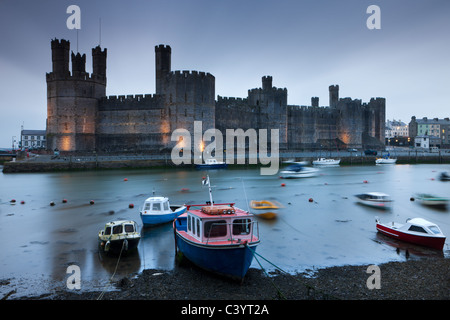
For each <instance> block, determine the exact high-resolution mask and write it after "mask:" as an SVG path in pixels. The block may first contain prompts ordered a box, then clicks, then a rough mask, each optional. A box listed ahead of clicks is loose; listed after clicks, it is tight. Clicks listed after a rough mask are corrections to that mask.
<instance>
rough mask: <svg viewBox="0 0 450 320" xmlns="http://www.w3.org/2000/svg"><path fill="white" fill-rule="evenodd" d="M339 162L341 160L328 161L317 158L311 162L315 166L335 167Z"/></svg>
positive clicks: (327, 159)
mask: <svg viewBox="0 0 450 320" xmlns="http://www.w3.org/2000/svg"><path fill="white" fill-rule="evenodd" d="M340 162H341V159H329V158H318V159H317V160H314V161H313V165H315V166H337V165H339V163H340Z"/></svg>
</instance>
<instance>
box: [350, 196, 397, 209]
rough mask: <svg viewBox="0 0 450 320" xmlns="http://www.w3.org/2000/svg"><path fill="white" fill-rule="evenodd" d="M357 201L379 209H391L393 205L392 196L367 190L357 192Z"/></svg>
mask: <svg viewBox="0 0 450 320" xmlns="http://www.w3.org/2000/svg"><path fill="white" fill-rule="evenodd" d="M355 197H356V198H357V202H358V203H360V204H363V205H366V206H369V207H373V208H378V209H390V208H391V205H392V199H391V197H390V196H389V195H388V194H386V193H382V192H367V193H361V194H356V195H355Z"/></svg>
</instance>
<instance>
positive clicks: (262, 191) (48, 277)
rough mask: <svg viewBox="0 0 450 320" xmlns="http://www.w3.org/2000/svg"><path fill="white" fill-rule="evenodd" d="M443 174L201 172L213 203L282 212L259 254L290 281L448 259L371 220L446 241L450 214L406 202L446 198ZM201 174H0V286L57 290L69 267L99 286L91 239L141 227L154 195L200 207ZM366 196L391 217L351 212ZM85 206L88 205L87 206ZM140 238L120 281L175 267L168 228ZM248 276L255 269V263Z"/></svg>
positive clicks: (107, 261)
mask: <svg viewBox="0 0 450 320" xmlns="http://www.w3.org/2000/svg"><path fill="white" fill-rule="evenodd" d="M449 169H450V168H449V166H448V165H386V166H375V165H374V166H352V167H343V166H341V167H333V168H324V169H321V174H320V175H319V176H318V177H315V178H306V179H296V180H281V179H279V178H278V176H261V175H260V174H259V169H257V168H250V169H248V168H247V169H245V168H244V169H232V168H229V169H227V170H214V171H210V172H208V173H209V175H210V178H211V182H212V185H214V186H215V188H214V200H215V201H216V202H236V205H237V206H239V207H241V208H243V209H247V208H248V201H250V200H262V199H269V200H270V199H272V200H277V201H278V202H280V203H281V204H283V208H281V209H279V210H277V213H278V218H277V219H276V220H272V221H267V220H260V224H259V232H260V236H261V240H262V242H261V244H260V246H259V247H258V252H259V253H260V254H261V255H263V256H264V257H265V258H266V259H268V260H270V261H272V262H273V263H274V264H276V265H277V266H279V267H281V268H283V269H284V270H286V271H289V272H296V271H304V270H305V269H312V268H320V267H327V266H334V265H344V264H380V263H384V262H388V261H402V260H405V259H406V258H405V254H404V251H405V250H406V249H408V250H409V253H410V254H411V256H410V258H419V257H420V256H430V255H438V256H439V255H440V256H447V255H448V254H449V246H448V240H447V244H446V245H445V247H444V252H442V253H437V252H436V251H433V250H429V249H425V248H421V247H417V246H413V245H405V244H402V243H399V242H396V241H394V240H391V239H388V238H386V237H383V236H381V235H379V234H377V232H376V230H375V218H376V217H379V218H380V220H381V221H392V220H395V221H400V222H402V221H405V220H406V219H407V218H410V217H423V218H425V219H428V220H431V221H433V222H435V223H437V224H438V225H439V226H440V228H441V229H442V231H443V233H444V234H446V235H447V236H450V212H449V211H448V210H447V211H436V210H432V209H429V208H426V207H422V206H420V205H419V204H417V203H415V202H412V201H410V197H411V196H412V195H413V194H414V193H415V192H430V193H436V194H439V195H442V196H450V182H441V181H439V180H438V179H437V177H438V175H439V173H440V172H441V171H448V170H449ZM205 174H206V172H205V171H197V170H184V169H155V170H120V171H100V172H95V171H92V172H76V173H39V174H0V240H1V243H2V246H1V251H0V279H15V280H14V281H16V283H18V285H19V286H20V287H21V288H22V290H23V291H24V292H25V291H28V292H30V291H33V290H34V291H39V290H40V289H42V288H44V289H45V287H46V286H49V287H50V286H53V283H54V281H57V283H59V285H60V287H61V288H63V287H64V286H65V279H66V278H67V274H66V269H67V267H68V266H69V265H71V264H76V265H78V266H80V268H81V272H82V281H83V282H82V283H83V288H85V289H86V288H92V287H102V286H104V285H105V284H106V283H107V281H108V279H109V278H110V277H111V275H112V274H113V272H114V270H115V267H116V261H117V259H116V258H112V257H108V256H104V255H101V254H99V252H98V249H97V233H98V231H99V230H100V229H101V228H103V225H104V223H106V222H108V221H110V220H113V219H122V218H123V219H132V220H135V221H136V222H138V223H139V225H141V226H142V222H141V220H140V218H139V207H140V205H141V203H142V202H143V201H144V199H145V198H146V197H148V196H149V195H151V194H152V191H153V189H154V190H155V191H156V193H157V194H159V195H164V196H168V197H169V198H170V200H171V203H174V204H175V203H198V202H203V201H206V200H208V192H207V190H206V188H202V185H201V178H202V176H205ZM125 178H126V179H127V181H125ZM365 181H367V183H366V182H365ZM282 183H285V186H284V187H282V186H281V184H282ZM364 191H367V192H369V191H380V192H385V193H388V194H390V195H391V196H392V198H393V199H394V200H395V203H394V207H393V210H391V211H386V212H383V211H378V210H376V209H371V208H367V207H363V206H360V205H358V204H356V203H355V200H354V197H353V196H354V194H356V193H361V192H364ZM310 198H312V199H313V201H312V202H310V201H308V200H309V199H310ZM11 199H15V200H16V204H15V205H11V204H10V200H11ZM63 199H67V203H62V200H63ZM90 200H94V202H95V204H94V205H90V204H89V202H90ZM21 201H24V202H25V203H24V204H21ZM51 201H54V202H55V205H54V206H50V202H51ZM130 203H133V204H134V208H133V209H130V208H129V204H130ZM142 236H143V238H142V240H141V243H140V245H139V249H138V252H137V253H136V254H132V255H129V256H126V257H123V258H122V259H121V263H120V264H119V266H118V270H117V273H116V276H117V277H120V276H123V275H128V274H130V273H135V272H139V271H142V270H143V269H148V268H157V269H173V268H174V241H173V231H172V227H171V225H170V224H167V225H163V226H160V227H153V228H145V229H143V230H142ZM253 267H255V268H259V266H258V265H257V263H256V262H254V265H253ZM265 267H267V269H269V270H270V269H273V267H272V266H270V265H265ZM0 290H2V288H1V287H0ZM0 293H1V291H0Z"/></svg>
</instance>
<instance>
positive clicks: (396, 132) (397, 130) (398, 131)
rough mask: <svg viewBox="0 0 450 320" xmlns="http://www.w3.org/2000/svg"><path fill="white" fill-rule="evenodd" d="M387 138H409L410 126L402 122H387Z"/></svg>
mask: <svg viewBox="0 0 450 320" xmlns="http://www.w3.org/2000/svg"><path fill="white" fill-rule="evenodd" d="M385 136H386V138H388V139H390V138H396V137H409V126H408V125H407V124H406V123H404V122H403V121H401V120H395V119H394V120H392V121H391V120H387V121H386V131H385Z"/></svg>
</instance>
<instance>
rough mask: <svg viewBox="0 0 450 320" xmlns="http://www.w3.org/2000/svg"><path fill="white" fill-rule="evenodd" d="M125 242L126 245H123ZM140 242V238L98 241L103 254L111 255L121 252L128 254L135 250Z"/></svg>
mask: <svg viewBox="0 0 450 320" xmlns="http://www.w3.org/2000/svg"><path fill="white" fill-rule="evenodd" d="M125 240H126V241H127V243H126V244H125V245H124V241H125ZM140 240H141V238H130V239H118V240H109V241H108V240H102V239H99V245H100V248H101V249H102V250H103V251H104V252H107V253H112V254H120V253H121V252H122V253H128V252H131V251H134V250H136V249H137V247H138V244H139V241H140ZM108 242H109V243H108ZM122 247H123V250H122Z"/></svg>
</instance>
